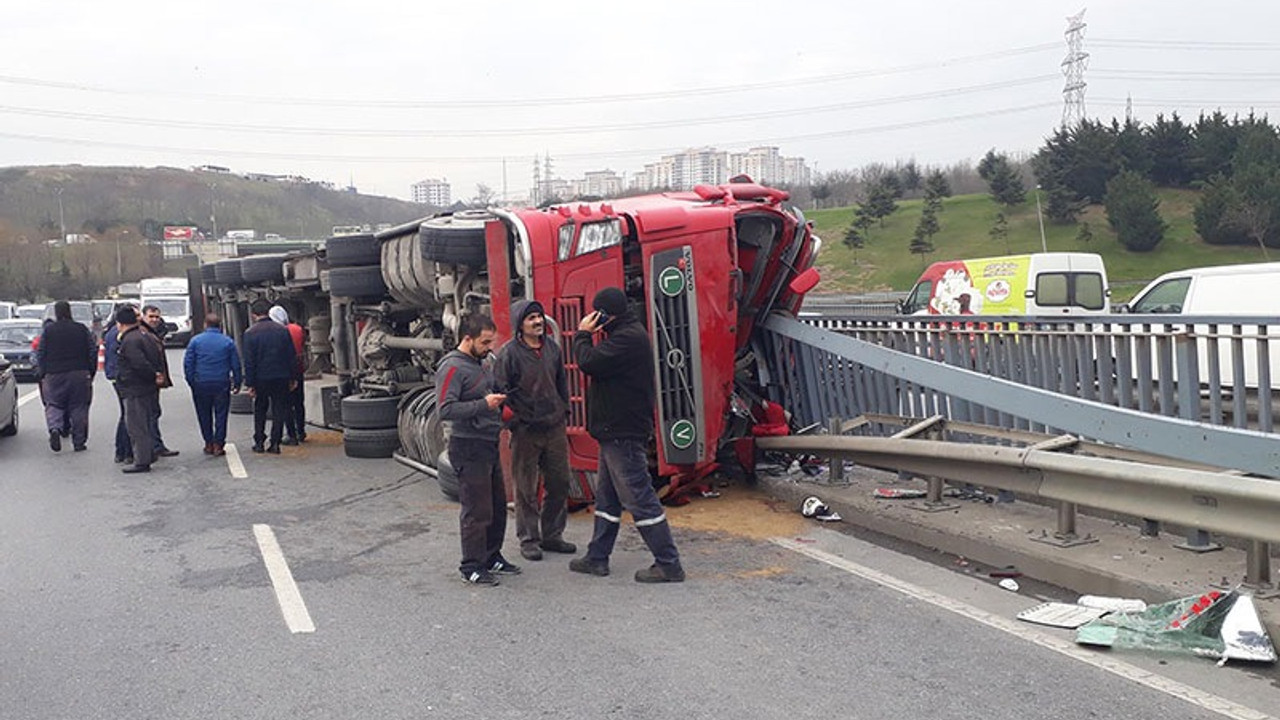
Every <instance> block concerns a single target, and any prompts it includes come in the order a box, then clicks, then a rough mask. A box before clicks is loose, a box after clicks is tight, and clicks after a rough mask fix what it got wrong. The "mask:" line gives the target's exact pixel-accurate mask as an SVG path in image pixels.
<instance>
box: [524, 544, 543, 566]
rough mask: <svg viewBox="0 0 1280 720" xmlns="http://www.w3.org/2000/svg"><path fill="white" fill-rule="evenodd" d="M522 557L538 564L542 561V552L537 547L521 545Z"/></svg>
mask: <svg viewBox="0 0 1280 720" xmlns="http://www.w3.org/2000/svg"><path fill="white" fill-rule="evenodd" d="M520 557H522V558H524V559H525V560H533V561H535V562H536V561H538V560H541V559H542V551H541V550H539V549H538V546H537V545H521V546H520Z"/></svg>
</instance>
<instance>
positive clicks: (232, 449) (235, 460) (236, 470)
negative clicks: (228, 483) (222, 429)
mask: <svg viewBox="0 0 1280 720" xmlns="http://www.w3.org/2000/svg"><path fill="white" fill-rule="evenodd" d="M222 449H223V450H226V451H227V469H228V470H230V471H231V477H233V478H238V479H240V480H243V479H245V478H247V477H249V473H248V472H246V471H245V469H244V461H243V460H241V459H240V451H239V450H237V449H236V444H235V443H227V444H226V446H225V447H223V448H222Z"/></svg>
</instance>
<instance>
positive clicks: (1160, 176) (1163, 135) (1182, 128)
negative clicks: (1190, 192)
mask: <svg viewBox="0 0 1280 720" xmlns="http://www.w3.org/2000/svg"><path fill="white" fill-rule="evenodd" d="M1146 133H1147V147H1148V148H1149V149H1150V150H1151V180H1152V182H1154V183H1155V184H1156V185H1160V186H1163V187H1186V186H1187V185H1189V184H1190V183H1191V177H1192V167H1191V147H1192V137H1191V128H1189V127H1187V126H1186V125H1185V124H1184V123H1183V122H1182V118H1180V117H1178V113H1176V112H1175V113H1174V114H1173V115H1172V117H1170V118H1168V119H1166V118H1165V116H1164V115H1157V116H1156V122H1155V124H1154V125H1152V126H1151V127H1149V128H1147V130H1146Z"/></svg>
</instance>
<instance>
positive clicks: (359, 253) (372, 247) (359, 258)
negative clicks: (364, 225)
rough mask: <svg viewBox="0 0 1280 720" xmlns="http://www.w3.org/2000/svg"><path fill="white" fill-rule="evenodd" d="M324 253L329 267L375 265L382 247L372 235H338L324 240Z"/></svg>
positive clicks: (380, 257) (380, 254)
mask: <svg viewBox="0 0 1280 720" xmlns="http://www.w3.org/2000/svg"><path fill="white" fill-rule="evenodd" d="M324 246H325V255H326V257H328V259H329V267H334V268H336V267H356V266H359V265H377V264H378V261H379V260H381V259H382V248H381V247H379V245H378V239H377V238H375V237H374V236H373V235H369V234H362V235H338V236H336V237H331V238H329V239H328V240H326V241H325V244H324Z"/></svg>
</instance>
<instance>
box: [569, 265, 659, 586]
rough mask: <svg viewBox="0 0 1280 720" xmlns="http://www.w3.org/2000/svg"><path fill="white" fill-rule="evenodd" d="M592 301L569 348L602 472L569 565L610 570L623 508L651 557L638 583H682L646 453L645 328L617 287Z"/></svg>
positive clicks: (651, 399)
mask: <svg viewBox="0 0 1280 720" xmlns="http://www.w3.org/2000/svg"><path fill="white" fill-rule="evenodd" d="M591 304H592V306H593V307H594V309H595V312H593V313H591V314H589V315H587V316H586V317H584V318H583V319H582V322H581V323H580V324H579V325H578V332H576V333H574V336H573V350H574V356H575V357H576V358H577V360H578V367H579V368H580V369H581V370H582V372H583V373H585V374H586V375H587V377H589V378H591V384H590V385H588V386H587V432H589V433H591V437H593V438H595V439H596V441H597V442H599V443H600V470H599V474H598V476H597V483H596V487H595V495H596V518H595V529H594V531H593V533H592V536H591V544H590V545H588V546H587V554H586V555H584V556H583V557H580V558H575V559H574V560H572V561H571V562H570V563H569V569H570V570H572V571H574V572H580V573H585V574H588V575H608V574H609V556H610V555H611V554H612V553H613V544H614V541H616V540H617V538H618V529H619V525H620V524H621V523H622V510H623V508H624V507H625V508H626V509H627V510H629V511H630V512H631V517H632V518H633V519H634V520H635V523H636V529H637V530H639V531H640V537H641V538H643V539H644V542H645V545H648V546H649V551H650V552H652V553H653V559H654V563H653V565H652V566H650V567H648V568H645V569H643V570H638V571H636V575H635V579H636V582H643V583H664V582H683V581H684V569H683V567H682V566H681V565H680V553H679V552H678V551H677V550H676V543H675V539H674V538H673V537H672V535H671V526H670V525H669V524H668V523H667V515H666V513H665V512H664V511H663V509H662V503H660V502H659V501H658V495H657V493H655V492H654V491H653V481H652V480H651V479H650V477H649V462H648V455H647V453H648V449H649V442H650V440H651V439H652V437H653V424H654V423H653V413H654V403H655V398H656V395H657V387H656V385H655V382H654V378H653V346H652V345H651V344H650V342H649V333H648V332H646V331H645V329H644V327H643V326H642V325H641V324H640V321H639V320H638V319H637V318H636V316H635V314H634V313H632V312H631V309H630V308H629V307H628V305H627V296H626V295H625V294H624V293H623V292H622V290H620V289H618V288H616V287H607V288H605V289H603V290H601V291H600V292H598V293H596V296H595V298H594V299H593V300H592V303H591ZM601 318H605V319H604V320H602V319H601ZM601 330H608V332H609V334H608V337H606V338H605V339H603V340H601V341H600V342H599V343H598V344H597V343H595V342H594V338H595V336H596V335H597V334H598V333H599V332H600V331H601Z"/></svg>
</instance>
